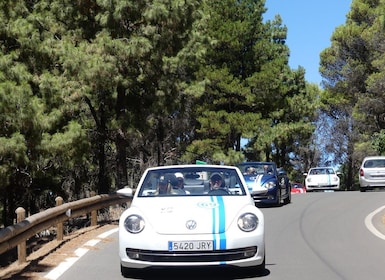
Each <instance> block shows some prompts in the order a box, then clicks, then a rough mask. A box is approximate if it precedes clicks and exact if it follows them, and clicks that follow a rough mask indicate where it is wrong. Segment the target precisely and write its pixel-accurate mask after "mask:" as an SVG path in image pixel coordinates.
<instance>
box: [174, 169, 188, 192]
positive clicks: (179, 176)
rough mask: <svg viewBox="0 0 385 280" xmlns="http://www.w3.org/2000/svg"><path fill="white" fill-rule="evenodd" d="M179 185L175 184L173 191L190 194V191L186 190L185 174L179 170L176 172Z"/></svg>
mask: <svg viewBox="0 0 385 280" xmlns="http://www.w3.org/2000/svg"><path fill="white" fill-rule="evenodd" d="M175 177H176V181H177V185H176V186H173V191H174V192H176V193H177V194H190V192H189V191H186V190H185V189H184V176H183V174H182V173H180V172H177V173H175Z"/></svg>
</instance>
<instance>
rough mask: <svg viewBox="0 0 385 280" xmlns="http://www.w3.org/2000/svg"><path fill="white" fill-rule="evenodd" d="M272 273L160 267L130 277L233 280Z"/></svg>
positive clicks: (232, 269) (176, 279)
mask: <svg viewBox="0 0 385 280" xmlns="http://www.w3.org/2000/svg"><path fill="white" fill-rule="evenodd" d="M269 274H270V271H269V270H267V269H265V270H263V271H255V270H250V269H239V268H228V267H216V268H191V267H188V268H168V269H165V268H159V269H151V270H142V271H140V272H137V273H135V275H131V276H130V279H146V280H155V279H156V280H158V279H168V280H173V279H175V280H180V279H189V280H190V279H194V280H198V279H199V280H212V279H222V280H233V279H248V278H255V277H263V276H267V275H269Z"/></svg>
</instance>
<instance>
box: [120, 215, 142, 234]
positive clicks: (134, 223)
mask: <svg viewBox="0 0 385 280" xmlns="http://www.w3.org/2000/svg"><path fill="white" fill-rule="evenodd" d="M124 228H125V229H126V230H127V231H128V232H130V233H139V232H141V231H142V230H143V229H144V220H143V218H142V217H141V216H138V215H130V216H128V217H127V218H126V219H125V220H124Z"/></svg>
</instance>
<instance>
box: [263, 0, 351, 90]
mask: <svg viewBox="0 0 385 280" xmlns="http://www.w3.org/2000/svg"><path fill="white" fill-rule="evenodd" d="M265 1H266V3H265V7H266V9H267V12H266V13H264V14H263V18H264V20H272V19H274V16H275V15H277V14H279V15H280V16H281V18H282V23H283V25H286V27H287V29H288V31H287V40H286V44H287V46H288V47H289V49H290V58H289V65H290V68H292V69H298V66H302V67H303V68H305V71H306V73H305V78H306V81H307V82H310V83H315V84H318V85H320V83H321V81H322V78H321V75H320V74H319V71H318V68H319V60H320V59H319V57H320V53H321V51H322V50H324V49H326V48H328V47H330V45H331V41H330V38H331V36H332V34H333V32H334V30H335V29H336V27H337V26H340V25H344V24H345V22H346V15H347V13H348V12H349V10H350V5H351V3H352V0H265Z"/></svg>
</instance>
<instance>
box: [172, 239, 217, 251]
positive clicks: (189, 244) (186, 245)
mask: <svg viewBox="0 0 385 280" xmlns="http://www.w3.org/2000/svg"><path fill="white" fill-rule="evenodd" d="M168 250H169V251H209V250H213V241H210V240H200V241H169V242H168Z"/></svg>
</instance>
